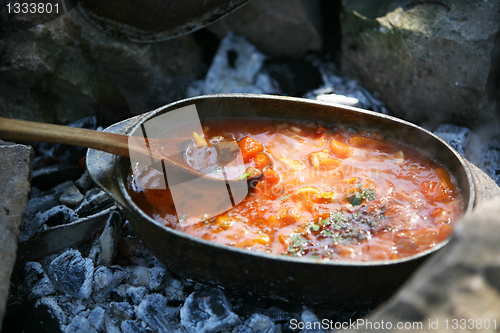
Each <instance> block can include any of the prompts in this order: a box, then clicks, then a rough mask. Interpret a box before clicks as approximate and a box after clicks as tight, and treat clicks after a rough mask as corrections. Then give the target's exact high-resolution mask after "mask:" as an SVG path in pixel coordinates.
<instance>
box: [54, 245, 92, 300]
mask: <svg viewBox="0 0 500 333" xmlns="http://www.w3.org/2000/svg"><path fill="white" fill-rule="evenodd" d="M93 273H94V263H93V262H92V260H90V259H88V258H82V255H81V254H80V252H79V251H77V250H69V251H66V252H64V253H63V254H61V255H60V256H59V257H57V258H56V259H54V260H53V261H52V262H51V263H50V265H49V277H50V278H51V280H52V282H53V283H54V285H55V286H56V287H57V289H59V290H60V291H62V292H65V293H67V294H68V295H70V296H73V297H76V298H82V299H86V298H89V297H90V293H91V292H92V276H93Z"/></svg>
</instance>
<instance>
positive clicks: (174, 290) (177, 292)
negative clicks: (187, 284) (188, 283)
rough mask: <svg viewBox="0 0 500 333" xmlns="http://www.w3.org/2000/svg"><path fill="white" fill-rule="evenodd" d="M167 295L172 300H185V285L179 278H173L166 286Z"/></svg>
mask: <svg viewBox="0 0 500 333" xmlns="http://www.w3.org/2000/svg"><path fill="white" fill-rule="evenodd" d="M165 295H166V296H167V298H168V299H169V300H172V301H184V300H185V299H186V296H185V295H184V285H183V284H182V282H181V281H179V280H177V279H171V280H170V281H169V282H168V285H167V286H166V287H165Z"/></svg>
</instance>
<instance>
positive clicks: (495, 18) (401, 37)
mask: <svg viewBox="0 0 500 333" xmlns="http://www.w3.org/2000/svg"><path fill="white" fill-rule="evenodd" d="M342 4H343V15H342V19H341V26H342V61H341V63H342V70H343V72H344V73H345V74H347V75H348V76H351V77H353V78H355V79H357V80H359V82H360V84H361V85H363V86H364V87H366V88H367V89H368V90H370V91H371V92H373V93H375V94H378V96H379V97H380V99H381V100H382V101H384V102H385V103H387V106H388V108H389V109H390V110H391V111H392V112H393V113H394V114H395V115H396V116H398V117H400V118H403V119H406V120H408V121H411V122H415V123H419V124H423V125H425V127H430V128H432V129H435V128H436V127H437V125H438V124H441V123H443V122H450V123H455V124H457V125H472V126H474V128H479V127H482V126H489V127H490V128H491V129H494V130H496V131H497V133H498V129H499V126H498V121H497V116H496V113H497V112H498V110H499V106H498V89H499V87H498V77H499V72H500V66H499V65H498V61H497V59H498V54H499V52H500V44H499V41H498V37H497V36H498V32H499V23H500V12H499V10H500V4H499V3H498V2H495V1H483V0H474V1H465V0H461V1H453V2H446V1H403V0H393V1H384V2H373V1H359V0H358V1H343V2H342Z"/></svg>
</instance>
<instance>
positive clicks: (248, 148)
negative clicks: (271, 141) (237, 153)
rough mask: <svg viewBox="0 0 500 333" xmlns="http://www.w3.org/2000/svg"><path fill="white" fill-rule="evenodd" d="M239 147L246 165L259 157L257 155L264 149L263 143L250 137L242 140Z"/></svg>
mask: <svg viewBox="0 0 500 333" xmlns="http://www.w3.org/2000/svg"><path fill="white" fill-rule="evenodd" d="M239 146H240V149H241V154H242V155H243V160H244V161H245V163H247V162H248V161H250V160H251V159H252V158H254V157H255V155H257V153H259V152H261V151H262V150H263V149H264V147H263V146H262V143H260V142H259V141H256V140H254V139H252V138H251V137H249V136H247V137H245V138H244V139H243V140H241V141H240V143H239Z"/></svg>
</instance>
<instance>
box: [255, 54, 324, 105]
mask: <svg viewBox="0 0 500 333" xmlns="http://www.w3.org/2000/svg"><path fill="white" fill-rule="evenodd" d="M264 69H265V70H266V71H267V72H268V73H269V75H270V76H271V77H272V78H273V79H275V80H276V81H277V82H278V84H279V85H280V87H281V89H282V92H283V93H285V94H286V95H290V96H296V97H302V96H303V95H304V94H305V93H307V92H308V91H309V90H313V89H316V88H318V87H319V86H321V85H322V84H323V79H322V78H321V73H320V72H319V70H318V68H316V67H315V66H313V65H312V64H311V63H310V62H308V61H305V60H300V59H293V58H287V57H282V58H275V59H269V60H267V61H266V62H265V65H264Z"/></svg>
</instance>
